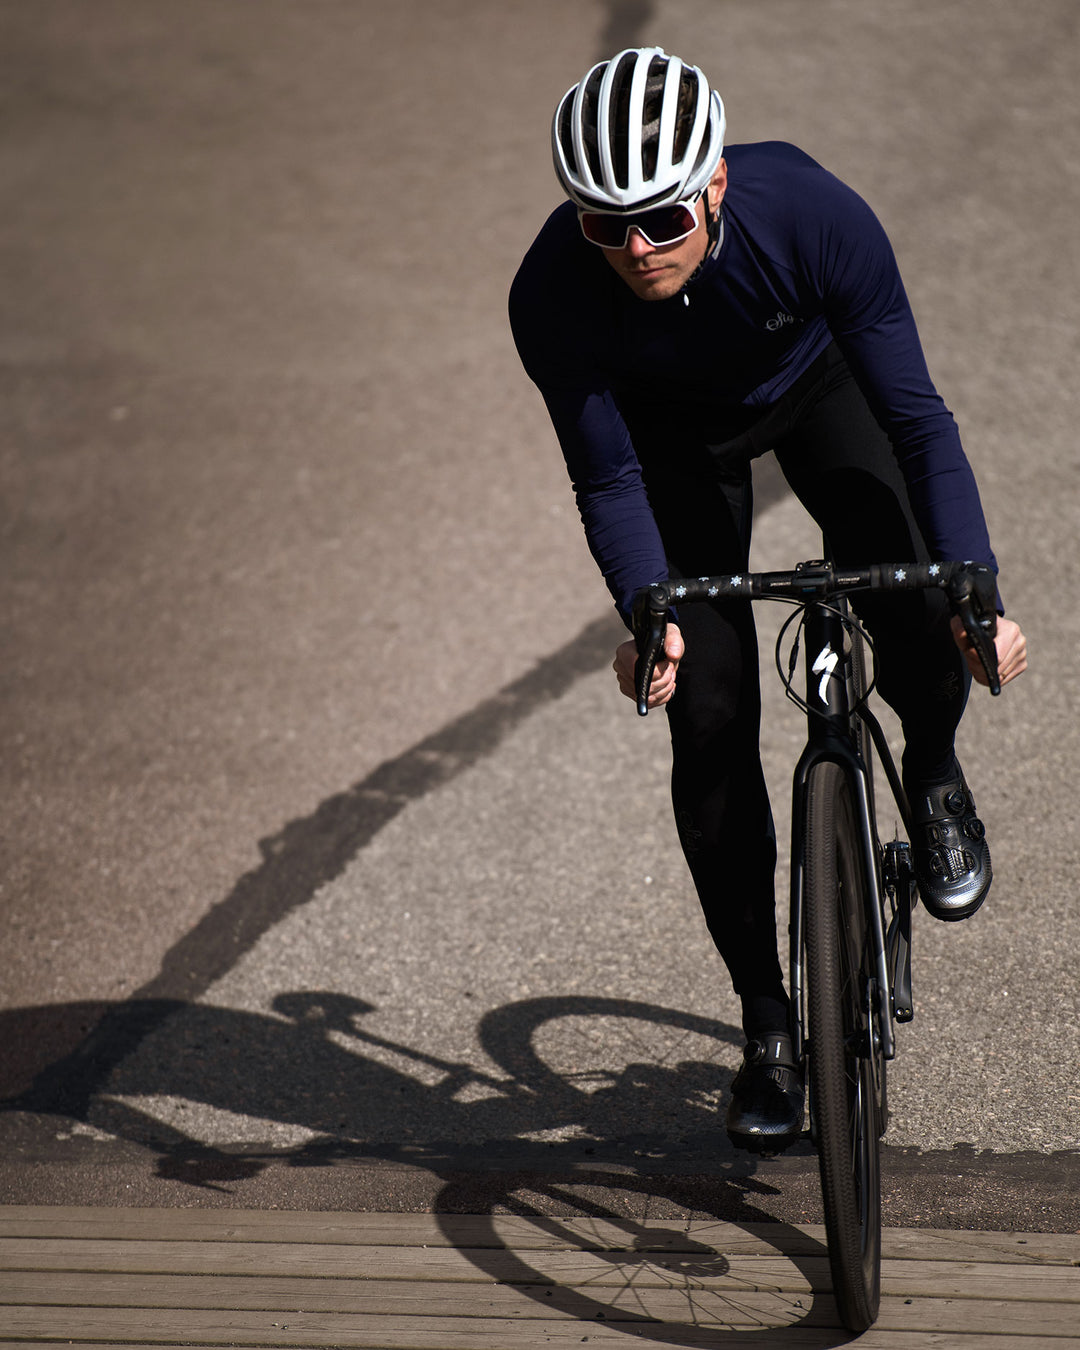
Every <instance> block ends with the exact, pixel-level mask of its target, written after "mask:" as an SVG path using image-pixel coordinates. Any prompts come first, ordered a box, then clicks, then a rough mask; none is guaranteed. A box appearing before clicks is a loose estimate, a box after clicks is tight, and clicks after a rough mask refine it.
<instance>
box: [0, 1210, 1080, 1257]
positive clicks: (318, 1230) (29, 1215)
mask: <svg viewBox="0 0 1080 1350" xmlns="http://www.w3.org/2000/svg"><path fill="white" fill-rule="evenodd" d="M448 1234H449V1235H452V1236H448ZM35 1236H36V1237H56V1238H77V1237H88V1238H117V1239H120V1240H126V1241H130V1240H132V1239H135V1238H144V1239H148V1240H167V1241H182V1240H184V1239H190V1240H192V1241H203V1240H207V1239H212V1240H214V1241H217V1242H289V1243H295V1242H301V1243H305V1244H307V1243H311V1244H326V1245H338V1246H348V1245H350V1244H356V1245H361V1246H395V1245H397V1246H407V1247H413V1246H415V1247H420V1246H429V1247H430V1246H466V1247H477V1248H479V1247H485V1246H507V1247H512V1248H514V1249H523V1250H524V1249H534V1248H535V1249H544V1248H553V1249H557V1248H560V1247H566V1246H569V1245H571V1244H573V1245H575V1246H597V1247H600V1248H602V1249H604V1250H612V1249H615V1250H618V1249H625V1248H626V1247H627V1246H628V1245H629V1246H634V1247H636V1249H637V1250H650V1251H652V1250H687V1249H692V1247H693V1245H696V1244H701V1243H703V1244H705V1245H707V1246H715V1247H717V1248H718V1249H719V1250H721V1251H724V1252H727V1253H730V1254H754V1253H760V1254H762V1255H767V1254H769V1253H771V1252H775V1251H780V1252H784V1253H787V1254H796V1253H798V1252H805V1253H806V1254H807V1255H811V1256H812V1255H820V1254H821V1253H822V1252H824V1249H825V1248H824V1244H825V1229H824V1227H823V1226H822V1225H820V1224H805V1225H799V1226H794V1225H788V1224H778V1223H759V1224H754V1223H748V1224H733V1223H718V1222H713V1221H711V1220H698V1219H695V1220H690V1221H689V1222H684V1221H676V1220H670V1221H667V1222H663V1221H660V1222H657V1221H650V1222H648V1223H641V1222H639V1221H637V1220H635V1219H630V1218H628V1219H626V1220H625V1222H622V1223H616V1222H614V1221H612V1220H604V1219H592V1218H588V1219H583V1218H571V1219H562V1218H536V1219H532V1218H529V1219H525V1218H519V1217H517V1216H516V1215H511V1214H492V1215H487V1214H484V1215H476V1214H445V1215H437V1214H343V1213H334V1212H330V1213H317V1214H315V1213H309V1212H307V1211H300V1210H296V1211H292V1210H214V1209H173V1210H161V1209H122V1208H115V1209H114V1208H108V1209H102V1208H93V1207H90V1206H44V1205H3V1206H0V1238H4V1237H35ZM882 1244H883V1251H884V1253H885V1255H886V1256H895V1257H900V1258H905V1259H922V1258H923V1257H931V1258H932V1257H934V1256H944V1257H945V1258H946V1259H951V1258H952V1257H953V1256H955V1255H956V1253H958V1252H961V1251H963V1252H966V1253H967V1255H968V1257H969V1258H970V1259H972V1260H979V1261H998V1260H1000V1261H1005V1262H1009V1263H1012V1262H1015V1261H1025V1260H1026V1261H1032V1262H1035V1261H1057V1262H1060V1263H1062V1264H1065V1265H1068V1264H1071V1263H1072V1262H1073V1261H1075V1260H1076V1259H1077V1253H1078V1247H1080V1240H1078V1238H1077V1236H1075V1235H1073V1234H1069V1233H980V1232H956V1231H939V1230H935V1229H929V1228H886V1229H884V1230H883V1232H882Z"/></svg>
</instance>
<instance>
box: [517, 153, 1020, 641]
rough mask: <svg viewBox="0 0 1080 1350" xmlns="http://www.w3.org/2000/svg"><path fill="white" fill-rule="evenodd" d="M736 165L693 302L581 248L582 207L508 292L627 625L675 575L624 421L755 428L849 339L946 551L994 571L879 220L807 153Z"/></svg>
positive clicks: (864, 384) (535, 249)
mask: <svg viewBox="0 0 1080 1350" xmlns="http://www.w3.org/2000/svg"><path fill="white" fill-rule="evenodd" d="M725 158H726V160H727V164H728V187H727V192H726V194H725V197H724V201H723V208H722V212H723V215H722V220H723V231H722V235H721V241H720V244H719V247H718V248H717V249H716V250H715V251H714V252H713V253H712V254H711V255H710V256H709V257H708V258H707V259H706V261H705V263H704V265H703V266H702V268H701V269H700V270H699V272H698V273H697V275H696V276H695V277H694V278H693V279H692V280H691V281H690V282H689V283H688V284H687V285H686V286H685V287H684V288H683V290H682V291H681V292H680V293H679V294H678V295H676V296H674V297H672V298H671V299H668V300H659V301H644V300H641V299H639V298H638V297H636V296H635V295H634V294H633V292H632V291H631V290H630V288H629V287H628V286H627V285H626V284H625V283H624V282H623V281H622V280H621V279H620V278H619V277H618V276H617V275H616V273H615V272H614V271H613V269H612V268H611V267H610V266H609V265H608V264H607V262H606V261H605V259H604V257H603V253H602V251H601V250H600V249H598V248H597V247H596V246H595V245H593V244H590V243H588V242H587V241H586V240H585V238H584V237H583V236H582V234H581V230H580V228H579V226H578V224H577V218H576V210H575V207H574V206H573V205H572V204H571V203H569V202H566V203H564V204H563V205H562V206H560V207H559V208H558V209H557V210H555V211H554V213H553V214H552V215H551V216H550V218H549V219H548V221H547V223H546V224H545V225H544V227H543V229H542V230H541V232H540V234H539V236H538V237H537V239H536V241H535V242H534V244H533V245H532V247H531V248H530V250H529V252H528V253H527V255H526V257H525V259H524V261H523V262H522V265H521V267H520V269H519V271H518V274H517V276H516V278H515V280H514V283H513V286H512V288H511V292H510V319H511V325H512V328H513V333H514V339H515V342H516V343H517V348H518V352H519V354H520V357H521V360H522V363H523V365H524V367H525V370H526V371H527V373H528V374H529V376H530V377H531V378H532V380H533V381H534V382H535V383H536V385H537V386H538V388H539V389H540V392H541V394H542V395H543V398H544V401H545V403H546V404H547V408H548V412H549V414H550V416H551V419H552V423H553V425H554V428H555V432H556V434H557V436H558V439H559V443H560V445H561V447H562V451H563V454H564V456H565V459H566V464H567V468H568V470H569V473H570V477H571V480H572V483H573V486H574V491H575V494H576V498H577V503H578V509H579V511H580V513H581V517H582V521H583V523H584V526H585V532H586V537H587V539H588V543H589V546H590V549H591V550H592V553H593V556H594V557H595V558H596V560H597V563H598V564H599V566H600V569H601V571H602V572H603V574H604V577H605V579H606V581H607V583H608V586H609V588H610V590H611V592H612V594H613V596H614V598H615V601H616V604H617V605H618V607H619V609H620V610H621V611H622V613H623V614H624V615H626V614H627V613H628V612H629V608H630V605H631V602H632V599H633V595H634V592H635V591H636V590H637V588H638V587H641V586H647V585H649V584H651V583H652V582H654V581H660V580H663V579H665V578H666V577H667V562H666V558H665V553H664V548H663V545H662V543H661V540H660V535H659V531H658V529H657V527H656V523H655V521H654V519H653V516H652V511H651V509H650V507H649V500H648V495H647V491H646V487H645V483H644V481H643V478H642V472H641V468H640V465H639V464H638V461H637V457H636V455H635V452H634V447H633V443H632V440H631V436H630V433H629V431H628V429H627V425H626V422H625V421H624V418H623V414H622V411H620V408H625V407H626V406H628V404H630V403H634V404H641V403H642V402H644V403H648V404H655V405H657V406H660V407H670V408H671V410H672V421H673V428H674V427H675V426H677V425H678V423H679V421H680V418H683V417H689V418H691V419H692V420H693V422H694V424H695V425H697V426H703V427H707V426H708V425H709V423H710V420H715V422H716V423H717V425H723V424H725V423H730V420H731V418H732V416H733V415H734V416H735V417H736V418H739V417H741V418H743V419H744V421H745V420H748V419H752V417H753V415H754V413H755V410H758V409H760V410H761V412H762V413H764V412H765V410H767V409H768V408H769V407H770V406H771V405H772V404H773V403H774V402H775V401H776V400H777V399H778V398H780V397H781V395H783V394H784V393H785V392H786V390H788V389H789V388H790V387H791V385H792V384H793V383H794V382H795V381H796V380H797V379H798V378H799V376H800V375H801V374H803V372H804V371H805V370H806V369H807V368H808V367H809V366H810V364H811V363H812V362H813V361H814V360H815V359H816V358H817V357H818V356H819V355H821V353H822V352H823V351H824V350H825V349H826V347H828V346H829V344H830V343H831V342H833V341H834V340H835V342H836V343H837V344H838V345H839V347H840V348H841V350H842V352H843V354H844V357H845V359H846V360H847V363H848V365H849V367H850V369H851V371H852V373H853V375H854V377H855V379H856V381H857V382H858V384H859V387H860V389H861V390H862V392H863V394H864V396H865V397H866V399H867V401H868V403H869V405H870V407H871V409H872V410H873V413H874V415H875V417H876V418H877V420H878V422H879V423H880V424H881V426H882V427H883V429H884V430H885V431H886V433H887V434H888V436H889V438H890V440H891V442H892V444H893V447H894V450H895V453H896V456H897V459H898V462H899V464H900V466H901V470H902V472H903V475H904V479H905V481H906V483H907V486H908V492H909V495H910V498H911V503H912V507H913V510H914V512H915V517H916V519H917V521H918V522H919V526H920V528H921V530H922V532H923V535H924V537H925V539H926V542H927V545H928V547H929V549H930V552H931V555H932V556H933V557H935V558H938V559H954V558H956V559H962V560H972V561H976V562H984V563H989V564H990V565H991V566H995V567H996V564H995V562H994V557H993V553H992V552H991V549H990V541H989V536H988V533H987V528H986V522H985V520H984V517H983V512H982V506H981V504H980V501H979V493H978V489H977V487H976V484H975V478H974V475H973V474H972V471H971V468H970V465H969V464H968V461H967V458H966V456H965V454H964V450H963V447H962V445H961V443H960V435H959V432H958V430H957V426H956V423H955V421H954V419H953V416H952V414H951V413H950V412H949V410H948V408H947V407H946V406H945V403H944V402H943V400H942V399H941V397H940V395H939V394H938V392H937V390H936V389H935V388H934V385H933V383H932V381H931V379H930V375H929V372H928V371H927V368H926V361H925V359H924V357H923V353H922V347H921V345H920V342H919V336H918V332H917V330H916V326H915V320H914V317H913V315H912V313H911V307H910V305H909V303H908V299H907V296H906V294H905V292H904V287H903V284H902V282H901V279H900V273H899V270H898V268H897V265H896V259H895V257H894V255H893V251H892V247H891V246H890V244H889V241H888V238H887V237H886V234H885V231H884V229H883V228H882V226H881V224H880V223H879V221H878V220H877V219H876V217H875V216H874V214H873V213H872V211H871V210H870V208H869V207H868V206H867V205H866V203H865V202H864V201H863V200H862V199H861V198H860V197H859V196H858V195H857V194H856V193H855V192H853V191H852V190H851V189H850V188H848V187H846V186H845V185H844V184H843V183H842V182H840V180H839V179H837V178H836V177H835V176H834V175H832V174H830V173H828V172H827V171H826V170H825V169H823V168H822V167H821V166H820V165H819V164H817V163H815V161H814V160H812V159H811V158H810V157H809V156H808V155H806V154H805V153H803V152H802V151H801V150H799V149H797V148H796V147H795V146H792V145H787V144H784V143H781V142H767V143H762V144H755V145H739V146H730V147H729V148H728V149H727V151H726V152H725ZM867 561H872V560H870V559H868V560H867ZM879 561H880V560H879Z"/></svg>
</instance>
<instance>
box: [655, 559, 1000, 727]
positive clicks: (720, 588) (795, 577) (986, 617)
mask: <svg viewBox="0 0 1080 1350" xmlns="http://www.w3.org/2000/svg"><path fill="white" fill-rule="evenodd" d="M931 589H940V590H944V591H945V593H946V595H947V596H948V600H949V604H950V607H951V608H952V611H953V613H954V614H956V615H958V616H959V618H960V620H961V622H962V623H963V625H964V631H965V632H966V633H967V635H968V637H969V638H970V639H971V641H972V643H973V645H974V647H975V650H976V652H977V654H978V656H979V659H980V661H981V662H982V664H983V668H984V669H985V671H986V674H987V677H988V679H989V681H990V692H991V693H992V694H998V693H1000V692H1001V683H1000V681H999V679H998V674H997V651H996V649H995V647H994V634H995V632H996V630H997V611H996V608H995V604H996V598H997V580H996V577H995V575H994V572H993V570H992V568H989V567H987V566H985V565H984V564H982V563H970V562H934V563H875V564H872V565H871V566H869V567H841V568H838V567H834V566H833V564H832V563H828V562H818V561H815V562H803V563H799V564H798V565H797V566H796V567H795V569H794V570H793V571H790V572H742V573H730V574H726V575H723V576H713V577H676V578H674V579H672V580H670V581H658V582H655V583H654V584H653V585H651V586H645V587H643V588H642V589H641V590H639V591H638V593H637V595H636V597H635V599H634V609H633V627H634V636H635V639H636V640H637V647H638V663H637V670H636V673H635V683H636V686H637V707H638V712H639V713H640V715H641V716H642V717H644V716H645V715H646V713H647V712H648V692H649V685H650V684H651V682H652V673H653V667H654V666H655V664H656V661H657V659H658V657H659V655H660V653H661V651H662V650H663V643H664V631H665V628H666V625H667V619H668V615H669V613H670V611H671V610H672V608H674V607H675V606H678V605H683V604H692V603H695V602H698V601H719V600H736V599H738V600H770V599H771V600H788V601H791V602H794V603H795V604H802V605H812V604H817V603H826V604H827V603H828V602H829V600H831V599H833V598H834V597H836V596H839V595H843V594H851V593H852V592H856V591H916V590H931Z"/></svg>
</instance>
